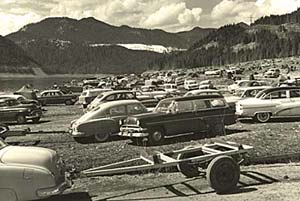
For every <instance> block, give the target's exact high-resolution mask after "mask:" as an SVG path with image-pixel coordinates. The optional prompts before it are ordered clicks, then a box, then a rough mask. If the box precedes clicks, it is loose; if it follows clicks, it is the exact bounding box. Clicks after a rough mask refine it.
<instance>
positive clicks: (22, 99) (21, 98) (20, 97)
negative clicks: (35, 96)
mask: <svg viewBox="0 0 300 201" xmlns="http://www.w3.org/2000/svg"><path fill="white" fill-rule="evenodd" d="M7 98H13V99H15V100H17V101H19V102H20V103H22V104H31V103H33V104H39V101H37V100H32V99H28V98H26V97H25V96H23V95H19V94H3V95H0V99H7Z"/></svg>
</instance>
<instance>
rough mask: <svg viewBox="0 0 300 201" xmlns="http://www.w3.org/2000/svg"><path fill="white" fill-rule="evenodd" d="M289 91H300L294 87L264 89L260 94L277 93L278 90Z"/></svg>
mask: <svg viewBox="0 0 300 201" xmlns="http://www.w3.org/2000/svg"><path fill="white" fill-rule="evenodd" d="M291 89H299V90H300V87H295V86H286V87H271V88H267V89H264V90H263V91H262V92H264V93H270V92H273V91H278V90H291Z"/></svg>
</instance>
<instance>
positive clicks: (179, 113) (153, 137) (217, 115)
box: [119, 95, 235, 144]
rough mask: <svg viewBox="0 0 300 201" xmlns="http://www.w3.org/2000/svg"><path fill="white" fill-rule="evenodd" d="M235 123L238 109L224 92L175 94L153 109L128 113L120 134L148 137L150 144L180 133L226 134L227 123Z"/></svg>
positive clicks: (136, 139)
mask: <svg viewBox="0 0 300 201" xmlns="http://www.w3.org/2000/svg"><path fill="white" fill-rule="evenodd" d="M234 123H235V115H234V112H233V111H232V110H231V109H230V108H229V106H228V104H227V102H226V101H225V100H224V98H223V96H219V95H203V96H187V97H175V98H167V99H164V100H161V101H160V102H159V103H158V105H157V106H156V108H155V109H154V111H153V112H151V113H147V114H138V115H133V116H130V117H128V118H127V119H126V120H125V121H124V124H123V125H122V126H121V129H120V131H121V132H120V133H119V135H120V136H123V137H129V138H131V139H133V140H134V141H139V140H141V139H143V138H146V139H147V141H148V143H150V144H159V143H160V142H162V141H163V139H164V138H168V137H175V136H179V135H187V134H199V133H203V132H205V133H206V134H204V135H203V137H208V136H214V135H219V134H223V133H224V126H225V125H230V124H234Z"/></svg>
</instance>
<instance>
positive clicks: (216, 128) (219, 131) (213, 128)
mask: <svg viewBox="0 0 300 201" xmlns="http://www.w3.org/2000/svg"><path fill="white" fill-rule="evenodd" d="M225 134H226V133H225V126H224V124H222V123H218V124H211V125H210V126H209V129H208V136H207V137H215V136H222V135H225Z"/></svg>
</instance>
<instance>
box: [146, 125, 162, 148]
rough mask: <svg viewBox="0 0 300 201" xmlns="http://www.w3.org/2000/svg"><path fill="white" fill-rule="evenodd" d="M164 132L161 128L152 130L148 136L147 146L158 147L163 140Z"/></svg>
mask: <svg viewBox="0 0 300 201" xmlns="http://www.w3.org/2000/svg"><path fill="white" fill-rule="evenodd" d="M164 137H165V134H164V130H163V129H161V128H157V129H153V130H152V131H151V132H150V134H149V136H148V144H150V145H158V144H161V143H162V141H163V140H164Z"/></svg>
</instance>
